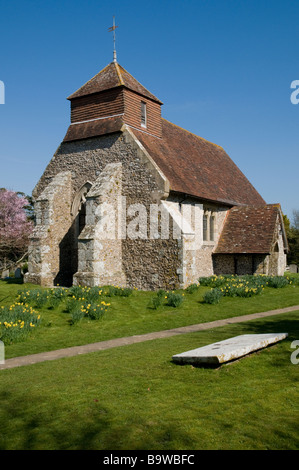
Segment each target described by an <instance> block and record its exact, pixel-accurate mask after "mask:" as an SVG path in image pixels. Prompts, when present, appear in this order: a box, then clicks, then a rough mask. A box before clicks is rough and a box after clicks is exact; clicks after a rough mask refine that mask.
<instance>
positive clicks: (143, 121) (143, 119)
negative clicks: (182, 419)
mask: <svg viewBox="0 0 299 470" xmlns="http://www.w3.org/2000/svg"><path fill="white" fill-rule="evenodd" d="M141 127H146V103H144V102H143V101H141Z"/></svg>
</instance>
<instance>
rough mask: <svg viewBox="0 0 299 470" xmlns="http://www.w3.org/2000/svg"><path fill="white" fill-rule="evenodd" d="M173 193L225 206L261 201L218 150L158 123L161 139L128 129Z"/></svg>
mask: <svg viewBox="0 0 299 470" xmlns="http://www.w3.org/2000/svg"><path fill="white" fill-rule="evenodd" d="M132 131H133V133H134V134H135V136H136V137H137V139H138V140H139V141H140V142H141V144H142V145H143V146H144V148H145V149H146V150H147V152H148V153H149V154H150V156H151V157H152V158H153V159H154V161H155V162H156V163H157V165H158V166H159V167H160V169H161V170H162V171H163V173H164V175H165V176H166V178H168V180H169V182H170V188H171V190H173V191H176V192H180V193H184V194H189V195H192V196H196V197H200V198H203V199H206V200H211V201H218V202H224V203H226V204H229V205H238V204H252V205H260V204H265V201H264V200H263V198H262V197H261V196H260V194H259V193H258V192H257V191H256V189H255V188H254V187H253V186H252V185H251V183H250V182H249V181H248V179H247V178H246V177H245V176H244V174H243V173H242V172H241V170H239V168H238V167H237V166H236V165H235V163H234V162H233V161H232V160H231V158H230V157H229V156H228V155H227V153H226V152H225V151H224V150H223V148H222V147H219V146H218V145H215V144H212V143H210V142H208V141H207V140H205V139H202V138H201V137H198V136H196V135H194V134H192V133H190V132H188V131H186V130H184V129H181V128H180V127H178V126H176V125H174V124H172V123H170V122H168V121H166V120H165V119H162V138H157V137H153V136H151V135H149V134H146V133H145V132H142V131H137V130H135V129H132Z"/></svg>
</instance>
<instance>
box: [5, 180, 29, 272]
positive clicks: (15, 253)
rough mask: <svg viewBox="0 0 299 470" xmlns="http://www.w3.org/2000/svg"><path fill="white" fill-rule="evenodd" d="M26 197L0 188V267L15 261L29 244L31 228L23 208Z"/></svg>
mask: <svg viewBox="0 0 299 470" xmlns="http://www.w3.org/2000/svg"><path fill="white" fill-rule="evenodd" d="M28 205H29V202H28V199H27V198H25V197H24V196H23V195H20V194H18V193H16V192H14V191H10V190H7V189H5V188H1V189H0V267H2V268H4V267H6V266H7V264H10V263H9V262H12V261H17V260H18V258H20V257H21V256H23V255H24V254H25V253H26V251H27V249H28V244H29V236H30V234H31V231H32V228H33V222H32V220H29V217H28V215H27V213H26V210H25V208H26V207H27V206H28Z"/></svg>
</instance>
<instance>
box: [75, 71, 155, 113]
mask: <svg viewBox="0 0 299 470" xmlns="http://www.w3.org/2000/svg"><path fill="white" fill-rule="evenodd" d="M120 86H123V87H125V88H128V89H129V90H132V91H134V92H135V93H138V94H139V95H142V96H145V97H146V98H149V99H150V100H153V101H156V102H158V103H160V104H162V102H161V101H160V100H159V99H158V98H156V96H154V95H153V94H152V93H150V92H149V91H148V90H147V89H146V88H145V87H144V86H143V85H141V83H139V82H138V81H137V80H136V79H135V78H134V77H132V75H131V74H129V72H127V71H126V70H125V69H124V68H123V67H122V66H121V65H119V64H118V63H117V62H111V63H110V64H108V65H107V66H106V67H105V68H104V69H103V70H101V71H100V72H99V73H98V74H97V75H95V76H94V77H93V78H91V79H90V80H89V81H88V82H86V83H85V84H84V85H83V86H82V87H81V88H79V89H78V90H77V91H75V92H74V93H73V94H72V95H70V96H69V97H68V100H72V99H74V98H80V97H82V96H86V95H91V94H93V93H99V92H101V91H105V90H109V89H111V88H115V87H120Z"/></svg>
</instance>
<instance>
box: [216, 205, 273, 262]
mask: <svg viewBox="0 0 299 470" xmlns="http://www.w3.org/2000/svg"><path fill="white" fill-rule="evenodd" d="M279 213H280V206H279V205H278V204H277V205H275V204H267V205H262V206H239V207H232V208H231V209H230V211H229V212H228V215H227V217H226V220H225V223H224V227H223V230H222V232H221V235H220V238H219V241H218V245H217V247H216V249H215V251H214V253H215V254H220V253H222V254H229V253H235V254H240V253H270V251H271V246H272V243H273V236H274V233H275V227H276V223H277V218H278V215H279Z"/></svg>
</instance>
